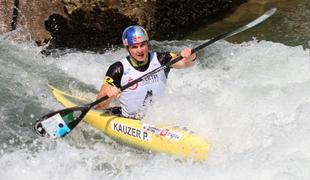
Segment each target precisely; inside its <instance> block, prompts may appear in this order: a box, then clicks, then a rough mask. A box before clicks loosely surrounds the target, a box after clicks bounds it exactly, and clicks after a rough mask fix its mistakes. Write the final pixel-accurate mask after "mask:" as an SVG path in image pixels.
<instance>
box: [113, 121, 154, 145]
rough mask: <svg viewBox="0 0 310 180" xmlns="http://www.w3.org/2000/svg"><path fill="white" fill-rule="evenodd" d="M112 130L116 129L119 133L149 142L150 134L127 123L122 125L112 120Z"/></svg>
mask: <svg viewBox="0 0 310 180" xmlns="http://www.w3.org/2000/svg"><path fill="white" fill-rule="evenodd" d="M112 130H114V131H117V132H119V133H122V134H125V135H127V136H132V137H135V138H138V139H141V140H143V141H147V142H151V141H152V140H151V137H152V135H151V134H150V133H148V132H147V131H144V130H141V129H137V128H134V127H130V126H127V125H124V124H122V123H118V122H114V121H113V123H112Z"/></svg>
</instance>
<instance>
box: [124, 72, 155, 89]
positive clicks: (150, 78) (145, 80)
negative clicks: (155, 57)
mask: <svg viewBox="0 0 310 180" xmlns="http://www.w3.org/2000/svg"><path fill="white" fill-rule="evenodd" d="M133 80H134V79H133V78H132V77H129V78H128V83H130V82H132V81H133ZM158 81H159V77H158V75H157V74H152V75H150V76H148V77H146V78H143V80H142V81H140V82H138V83H136V84H134V85H132V86H130V87H129V88H128V89H130V90H135V89H137V88H138V87H139V86H146V85H149V84H153V83H157V82H158Z"/></svg>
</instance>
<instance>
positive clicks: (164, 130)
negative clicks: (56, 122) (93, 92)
mask: <svg viewBox="0 0 310 180" xmlns="http://www.w3.org/2000/svg"><path fill="white" fill-rule="evenodd" d="M49 88H50V89H51V92H52V94H53V95H54V97H55V98H56V99H57V101H59V102H60V103H61V104H62V105H64V106H65V107H66V108H69V107H73V106H78V105H82V104H86V103H88V101H87V100H86V99H84V98H81V97H76V96H73V95H71V94H68V93H66V92H63V91H61V90H59V89H57V88H55V87H53V86H50V85H49ZM115 112H118V108H115V107H114V108H109V109H106V110H94V109H91V110H90V111H89V112H88V113H87V114H86V116H85V118H84V121H85V122H86V123H88V124H90V125H91V126H93V127H95V128H97V129H99V130H100V131H102V132H103V133H104V134H106V135H107V136H109V137H110V138H112V139H114V140H115V141H117V142H121V143H124V144H126V145H129V146H131V147H135V148H138V149H144V150H148V151H155V152H161V153H168V154H172V155H177V156H181V157H184V158H193V159H194V160H196V161H204V160H205V158H206V155H207V152H208V151H209V144H208V143H207V141H205V140H204V139H202V138H200V137H199V136H197V135H195V134H194V133H193V132H190V131H188V130H187V129H182V128H179V127H177V126H171V125H150V124H146V123H143V122H142V121H140V120H137V119H130V118H125V117H120V116H117V115H115V114H114V113H115Z"/></svg>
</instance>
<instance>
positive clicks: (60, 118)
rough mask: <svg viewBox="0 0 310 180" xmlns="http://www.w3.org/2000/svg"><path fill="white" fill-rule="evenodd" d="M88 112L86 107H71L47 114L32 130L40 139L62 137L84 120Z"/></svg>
mask: <svg viewBox="0 0 310 180" xmlns="http://www.w3.org/2000/svg"><path fill="white" fill-rule="evenodd" d="M88 111H89V108H88V107H73V108H68V109H63V110H60V111H56V112H53V113H50V114H47V115H45V116H43V117H42V118H40V119H39V120H38V121H37V122H36V123H35V125H34V130H35V131H36V133H37V134H39V135H40V136H42V137H48V138H58V137H64V136H66V135H67V134H68V133H69V132H70V131H71V130H72V129H73V128H74V127H75V126H76V125H77V124H78V123H79V122H80V121H81V120H82V119H83V118H84V116H85V115H86V113H87V112H88Z"/></svg>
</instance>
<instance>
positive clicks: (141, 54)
mask: <svg viewBox="0 0 310 180" xmlns="http://www.w3.org/2000/svg"><path fill="white" fill-rule="evenodd" d="M128 51H129V54H130V55H131V57H133V58H134V59H135V60H137V61H139V62H143V61H145V60H146V58H147V54H148V52H149V46H148V43H147V42H146V41H144V42H141V43H136V44H132V45H130V46H128Z"/></svg>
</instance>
